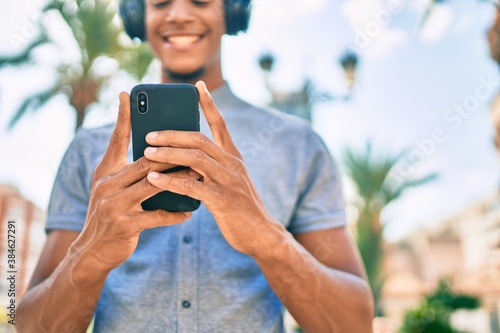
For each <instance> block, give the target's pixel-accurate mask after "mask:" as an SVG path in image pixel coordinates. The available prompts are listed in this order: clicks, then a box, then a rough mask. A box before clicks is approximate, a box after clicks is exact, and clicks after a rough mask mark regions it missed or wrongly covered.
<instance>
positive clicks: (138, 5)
mask: <svg viewBox="0 0 500 333" xmlns="http://www.w3.org/2000/svg"><path fill="white" fill-rule="evenodd" d="M250 1H251V0H224V13H225V19H226V33H227V34H228V35H236V34H238V32H240V31H243V32H245V31H247V28H248V21H249V19H250ZM120 16H121V17H122V20H123V26H124V27H125V31H126V32H127V34H128V35H129V36H130V38H132V39H134V38H138V39H140V40H141V41H145V40H146V39H147V38H146V29H145V28H146V27H145V26H146V24H145V22H144V16H145V8H144V0H120Z"/></svg>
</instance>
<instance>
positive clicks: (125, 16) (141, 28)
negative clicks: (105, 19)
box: [119, 0, 147, 41]
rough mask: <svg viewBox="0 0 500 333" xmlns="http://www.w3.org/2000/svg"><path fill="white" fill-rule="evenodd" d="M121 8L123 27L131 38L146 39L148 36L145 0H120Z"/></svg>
mask: <svg viewBox="0 0 500 333" xmlns="http://www.w3.org/2000/svg"><path fill="white" fill-rule="evenodd" d="M119 8H120V16H121V17H122V20H123V27H124V28H125V31H126V32H127V34H128V35H129V36H130V38H132V39H134V38H138V39H140V40H141V41H145V40H146V39H147V38H146V24H145V22H144V18H145V15H146V13H145V8H144V0H120V4H119Z"/></svg>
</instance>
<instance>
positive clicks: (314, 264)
mask: <svg viewBox="0 0 500 333" xmlns="http://www.w3.org/2000/svg"><path fill="white" fill-rule="evenodd" d="M274 231H275V232H276V234H275V237H271V239H272V238H274V239H278V242H276V243H275V244H274V246H272V247H271V250H270V251H267V253H266V254H264V255H258V256H254V258H255V259H256V261H257V263H258V264H259V266H260V267H261V269H262V271H263V273H264V275H265V276H266V279H267V281H268V283H269V285H270V286H271V288H272V289H273V290H274V292H275V293H276V295H277V296H278V297H279V298H280V300H281V302H282V303H283V305H284V306H285V307H286V308H287V309H288V311H290V313H291V314H292V316H293V317H294V318H295V320H297V322H298V323H299V325H300V326H301V327H302V328H303V329H304V330H305V331H306V332H311V333H323V332H325V333H337V332H350V333H358V332H359V333H367V332H371V330H372V328H371V325H372V318H373V302H372V296H371V291H370V288H369V286H368V284H367V283H366V281H365V280H364V279H363V278H362V277H358V276H356V275H353V274H350V273H346V272H343V271H340V270H336V269H333V268H329V267H327V266H325V265H324V264H322V263H320V262H319V261H318V260H317V259H316V258H315V257H314V256H313V255H312V254H311V253H310V252H308V251H307V250H306V249H305V248H304V247H303V246H302V245H301V244H299V243H298V242H297V241H296V240H295V239H294V238H293V236H292V235H291V234H289V233H288V232H287V231H286V230H285V229H284V228H283V229H281V228H278V229H276V228H274Z"/></svg>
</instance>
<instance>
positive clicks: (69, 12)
mask: <svg viewBox="0 0 500 333" xmlns="http://www.w3.org/2000/svg"><path fill="white" fill-rule="evenodd" d="M116 5H117V4H116V1H113V0H51V1H50V2H49V4H48V5H47V6H46V7H45V8H44V9H43V12H44V13H45V14H46V15H47V13H48V12H50V11H56V12H57V13H58V14H59V15H60V17H61V18H62V19H63V20H64V22H65V23H66V24H67V25H68V27H69V28H70V31H71V33H72V37H73V38H74V41H75V42H76V44H77V45H78V47H79V53H80V59H79V60H78V61H77V62H73V63H67V62H65V61H64V60H63V59H59V60H60V63H59V65H58V66H57V68H55V71H54V72H55V73H54V75H55V77H56V80H55V83H54V84H53V85H51V86H49V87H48V88H46V89H45V90H42V91H38V92H36V93H34V94H32V95H30V96H29V97H28V98H26V100H25V101H24V102H23V103H22V104H21V105H20V107H19V109H18V110H17V112H16V113H15V115H14V117H13V118H12V119H11V121H10V124H9V128H12V127H13V126H15V124H16V123H17V121H18V120H19V119H20V118H21V117H22V116H24V115H25V114H26V113H27V111H29V110H36V109H38V108H40V107H41V106H43V105H44V104H46V103H47V102H48V101H49V100H51V99H52V98H53V97H55V96H57V95H61V94H65V95H67V96H68V100H69V104H70V105H71V106H72V107H73V109H74V110H75V112H76V119H77V120H76V124H75V125H76V126H75V130H76V129H78V128H79V127H80V126H81V125H82V124H83V121H84V118H85V113H86V111H87V109H88V107H89V105H91V104H93V103H95V102H97V101H98V93H99V91H100V90H101V89H102V88H103V87H104V86H105V85H106V84H107V83H108V82H109V81H110V79H111V77H112V76H113V75H114V74H116V73H111V74H109V73H108V74H104V75H102V74H97V73H96V72H95V71H94V69H95V67H96V63H97V61H99V60H101V59H102V58H108V59H113V60H114V61H116V62H117V63H118V67H119V68H120V69H121V70H125V71H127V72H128V73H129V74H130V75H131V76H132V77H133V78H135V79H136V80H140V79H142V78H143V77H144V75H145V74H146V72H147V69H148V67H149V65H150V64H151V61H152V60H153V55H152V53H151V52H150V50H149V47H148V46H147V45H146V44H140V45H135V44H133V43H132V42H130V41H128V42H127V41H126V37H124V32H123V29H122V26H121V24H120V23H119V22H120V21H119V20H117V10H116V7H117V6H116ZM41 21H43V20H41ZM40 30H41V31H42V36H41V37H40V38H39V39H38V40H37V41H35V42H33V43H31V44H30V45H29V46H28V47H27V48H26V50H25V51H24V52H23V53H22V54H20V55H17V56H13V57H3V58H0V65H1V64H4V65H11V66H16V67H20V66H24V65H25V64H26V63H28V62H33V59H32V56H31V55H32V53H33V51H34V50H35V49H36V48H38V47H40V46H43V45H46V44H54V45H55V42H53V40H52V39H51V38H50V36H48V37H47V34H46V31H47V29H46V26H44V25H43V24H42V23H41V24H40Z"/></svg>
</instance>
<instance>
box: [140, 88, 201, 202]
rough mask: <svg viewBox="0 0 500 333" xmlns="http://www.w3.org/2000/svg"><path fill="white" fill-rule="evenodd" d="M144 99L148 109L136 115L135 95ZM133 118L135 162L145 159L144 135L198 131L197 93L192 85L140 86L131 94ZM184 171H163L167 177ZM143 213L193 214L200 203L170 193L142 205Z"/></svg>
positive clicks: (158, 195) (154, 197)
mask: <svg viewBox="0 0 500 333" xmlns="http://www.w3.org/2000/svg"><path fill="white" fill-rule="evenodd" d="M141 92H142V93H145V94H146V95H147V105H148V109H147V112H146V113H140V112H139V109H138V108H139V105H138V95H139V93H141ZM130 109H131V114H132V116H131V117H132V150H133V156H134V161H136V160H137V159H139V158H140V157H142V156H144V149H146V148H147V147H148V146H149V144H148V143H147V142H146V135H147V134H148V133H149V132H153V131H162V130H177V131H200V111H199V109H198V90H197V89H196V88H195V87H194V86H193V85H191V84H140V85H137V86H135V87H134V88H133V89H132V91H131V93H130ZM182 168H185V167H175V168H172V169H168V170H165V171H163V173H169V172H173V171H177V170H180V169H182ZM141 205H142V208H143V209H144V210H155V209H164V210H167V211H170V212H185V211H194V210H196V209H197V208H198V207H199V206H200V201H199V200H196V199H193V198H190V197H188V196H185V195H180V194H177V193H172V192H169V191H164V192H160V193H158V194H156V195H154V196H153V197H151V198H149V199H147V200H145V201H143V202H142V203H141Z"/></svg>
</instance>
